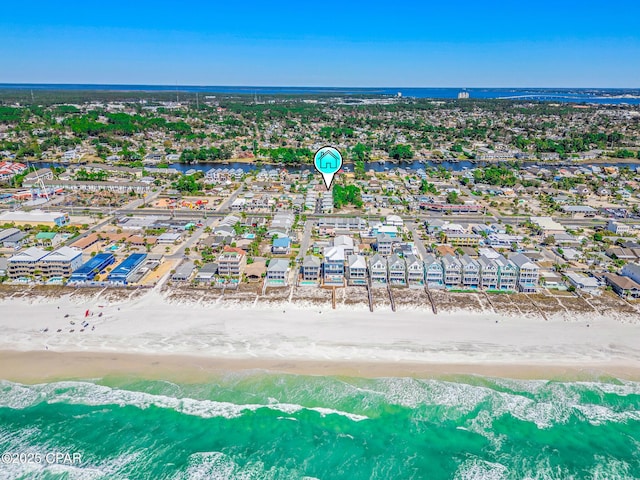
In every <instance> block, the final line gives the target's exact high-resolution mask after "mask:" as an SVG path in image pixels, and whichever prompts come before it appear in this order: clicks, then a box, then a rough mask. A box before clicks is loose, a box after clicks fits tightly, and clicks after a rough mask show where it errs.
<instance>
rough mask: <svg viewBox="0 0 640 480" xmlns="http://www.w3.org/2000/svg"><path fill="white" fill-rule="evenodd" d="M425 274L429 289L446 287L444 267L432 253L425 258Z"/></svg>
mask: <svg viewBox="0 0 640 480" xmlns="http://www.w3.org/2000/svg"><path fill="white" fill-rule="evenodd" d="M424 273H425V278H426V281H427V286H428V287H429V288H442V287H444V267H443V266H442V262H441V261H440V260H438V259H437V258H436V257H435V255H433V254H431V253H430V254H428V255H427V256H426V257H424Z"/></svg>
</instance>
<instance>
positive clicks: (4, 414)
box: [0, 372, 640, 480]
mask: <svg viewBox="0 0 640 480" xmlns="http://www.w3.org/2000/svg"><path fill="white" fill-rule="evenodd" d="M2 452H3V453H4V455H3V457H2V458H3V462H4V463H0V479H15V478H24V479H125V478H127V479H349V480H356V479H385V480H388V479H423V478H424V479H503V478H505V479H631V478H640V384H639V383H633V382H627V381H618V380H615V379H600V380H599V381H597V382H559V381H522V380H503V379H495V378H485V377H477V376H456V377H448V378H441V379H425V380H418V379H411V378H383V379H358V378H340V377H321V376H301V375H284V374H271V373H265V372H243V373H233V374H228V375H224V376H220V377H219V378H216V379H215V380H213V381H211V382H209V383H207V384H182V385H181V384H175V383H169V382H163V381H149V380H142V379H132V378H129V379H126V378H104V379H99V380H95V379H94V380H92V381H64V382H54V383H46V384H39V385H22V384H18V383H12V382H8V381H2V382H0V453H2ZM51 452H55V453H60V454H61V455H60V461H53V462H49V463H47V462H46V461H39V462H38V461H31V462H27V461H26V457H24V458H23V459H22V460H24V462H22V463H21V462H19V461H13V459H12V458H10V457H7V453H9V454H10V455H12V454H14V453H27V454H28V453H31V454H32V459H33V458H35V454H36V453H38V454H40V455H42V456H45V455H47V454H49V457H50V460H51V458H53V457H51V455H50V454H51ZM65 454H69V456H70V457H71V455H73V454H77V455H78V458H77V461H75V462H73V461H64V459H63V456H64V455H65ZM80 457H81V458H80Z"/></svg>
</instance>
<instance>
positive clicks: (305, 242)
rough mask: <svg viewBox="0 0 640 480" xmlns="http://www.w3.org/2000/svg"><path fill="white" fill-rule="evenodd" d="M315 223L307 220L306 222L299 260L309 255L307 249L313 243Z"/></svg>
mask: <svg viewBox="0 0 640 480" xmlns="http://www.w3.org/2000/svg"><path fill="white" fill-rule="evenodd" d="M314 225H315V222H314V221H313V220H309V219H307V221H306V222H304V232H303V234H302V238H301V239H300V252H298V257H297V258H298V259H302V258H304V256H305V254H306V253H307V249H308V248H309V243H310V242H311V233H312V232H313V226H314Z"/></svg>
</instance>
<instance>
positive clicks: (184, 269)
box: [171, 260, 195, 282]
mask: <svg viewBox="0 0 640 480" xmlns="http://www.w3.org/2000/svg"><path fill="white" fill-rule="evenodd" d="M194 269H195V265H194V263H193V262H192V261H191V260H187V261H186V262H183V263H182V264H181V265H180V266H179V267H178V268H176V271H175V273H174V274H173V275H171V280H172V281H174V282H187V281H189V279H190V278H191V275H193V271H194Z"/></svg>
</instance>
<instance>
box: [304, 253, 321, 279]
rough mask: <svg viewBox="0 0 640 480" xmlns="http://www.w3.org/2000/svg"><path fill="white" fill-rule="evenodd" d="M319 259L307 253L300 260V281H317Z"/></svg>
mask: <svg viewBox="0 0 640 480" xmlns="http://www.w3.org/2000/svg"><path fill="white" fill-rule="evenodd" d="M321 264H322V262H321V260H320V259H319V258H318V257H315V256H313V255H307V256H306V257H304V260H302V266H301V267H300V273H301V274H302V281H304V282H317V281H318V279H319V278H320V265H321Z"/></svg>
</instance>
